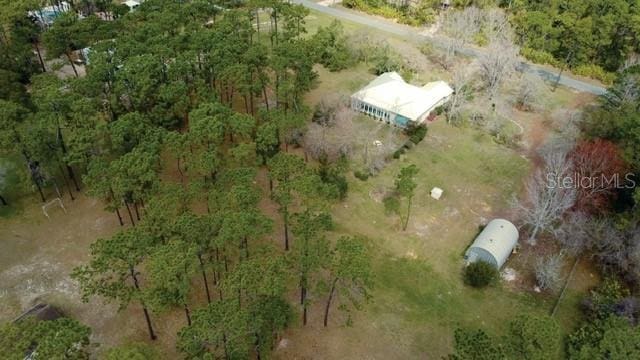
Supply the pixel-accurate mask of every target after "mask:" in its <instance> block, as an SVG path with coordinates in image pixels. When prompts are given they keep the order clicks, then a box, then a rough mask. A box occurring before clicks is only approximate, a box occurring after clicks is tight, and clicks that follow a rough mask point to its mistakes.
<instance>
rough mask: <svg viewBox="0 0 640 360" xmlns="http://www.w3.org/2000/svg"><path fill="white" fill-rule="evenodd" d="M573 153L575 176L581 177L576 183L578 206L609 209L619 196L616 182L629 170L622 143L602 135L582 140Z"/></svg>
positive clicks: (593, 210) (586, 209) (588, 209)
mask: <svg viewBox="0 0 640 360" xmlns="http://www.w3.org/2000/svg"><path fill="white" fill-rule="evenodd" d="M569 157H570V160H571V162H572V163H573V171H574V174H575V179H578V180H579V181H580V182H578V183H577V184H576V185H577V198H576V205H575V208H576V209H577V210H580V211H584V212H588V213H591V214H597V213H603V212H606V211H607V210H608V209H609V207H610V206H611V202H612V201H613V200H614V199H615V196H616V186H617V185H622V184H623V182H624V180H625V171H626V170H627V164H626V163H625V161H624V160H623V159H622V156H621V152H620V150H619V149H618V147H617V146H616V145H615V144H614V143H612V142H610V141H607V140H602V139H596V140H591V141H582V142H580V143H578V144H577V145H576V147H575V148H574V149H573V150H572V151H571V153H570V154H569ZM586 179H588V180H586ZM612 180H613V181H612Z"/></svg>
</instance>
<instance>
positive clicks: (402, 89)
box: [351, 72, 453, 127]
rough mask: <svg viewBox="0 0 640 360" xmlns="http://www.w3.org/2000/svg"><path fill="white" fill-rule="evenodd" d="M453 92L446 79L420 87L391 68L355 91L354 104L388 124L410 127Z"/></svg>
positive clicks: (352, 100) (359, 109) (354, 107)
mask: <svg viewBox="0 0 640 360" xmlns="http://www.w3.org/2000/svg"><path fill="white" fill-rule="evenodd" d="M451 94H453V89H452V88H451V87H450V86H449V85H448V84H447V83H446V82H444V81H435V82H430V83H428V84H426V85H424V86H422V87H419V86H415V85H411V84H408V83H406V82H405V81H404V80H403V79H402V77H401V76H400V75H399V74H398V73H397V72H388V73H384V74H382V75H380V76H378V77H377V78H375V79H374V80H373V81H371V82H370V83H369V84H368V85H367V86H365V87H364V88H362V89H361V90H360V91H358V92H356V93H355V94H353V95H351V107H352V108H353V109H354V110H356V111H359V112H362V113H365V114H367V115H369V116H372V117H374V118H375V119H377V120H380V121H384V122H386V123H387V124H392V125H395V126H399V127H406V126H407V125H408V124H409V123H414V124H422V123H423V122H424V121H425V120H427V118H428V117H429V114H431V112H432V111H433V110H435V109H436V108H437V107H438V106H440V105H442V104H444V103H445V102H446V101H447V100H449V97H450V96H451Z"/></svg>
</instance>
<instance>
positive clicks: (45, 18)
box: [28, 1, 71, 27]
mask: <svg viewBox="0 0 640 360" xmlns="http://www.w3.org/2000/svg"><path fill="white" fill-rule="evenodd" d="M68 11H71V5H70V4H69V3H68V2H66V1H61V2H58V3H55V4H54V5H51V6H45V7H43V8H40V9H37V10H33V11H29V12H28V15H29V16H30V17H31V18H32V19H34V20H35V21H36V22H37V23H38V24H40V26H43V27H46V26H51V24H53V22H54V21H55V20H56V19H57V18H58V16H60V15H61V14H63V13H65V12H68Z"/></svg>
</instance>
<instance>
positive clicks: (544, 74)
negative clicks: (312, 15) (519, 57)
mask: <svg viewBox="0 0 640 360" xmlns="http://www.w3.org/2000/svg"><path fill="white" fill-rule="evenodd" d="M291 1H292V2H293V3H296V4H301V5H304V6H305V7H307V8H309V9H313V10H316V11H318V12H321V13H324V14H327V15H331V16H333V17H336V18H339V19H343V20H348V21H351V22H354V23H357V24H362V25H366V26H370V27H373V28H376V29H378V30H382V31H384V32H388V33H391V34H394V35H398V36H401V37H405V38H409V39H414V40H419V41H429V42H431V43H432V44H434V45H435V46H439V47H442V42H440V41H438V40H437V38H432V37H428V36H425V35H422V34H420V33H418V32H417V31H416V29H415V28H411V27H409V26H406V25H401V24H396V23H393V22H390V21H385V20H381V19H377V18H375V17H372V16H367V15H364V14H358V13H356V12H352V11H348V10H345V9H341V8H334V7H328V6H323V5H319V4H316V3H315V2H313V1H310V0H291ZM480 51H481V50H478V49H474V48H470V47H467V48H464V49H463V51H462V53H463V54H464V55H467V56H472V57H477V56H478V54H479V53H480ZM520 68H521V69H522V70H523V71H525V72H526V73H528V74H533V75H536V76H539V77H540V78H542V79H543V80H546V81H553V82H555V81H557V78H558V72H557V71H550V70H548V69H546V68H544V67H542V66H540V65H536V64H532V63H529V62H522V63H520ZM559 83H560V85H562V86H566V87H568V88H571V89H574V90H577V91H580V92H587V93H591V94H595V95H602V94H604V93H606V92H607V89H606V88H603V87H601V86H597V85H594V84H590V83H587V82H584V81H580V80H577V79H574V78H571V77H568V76H566V75H563V76H562V77H561V78H560V82H559Z"/></svg>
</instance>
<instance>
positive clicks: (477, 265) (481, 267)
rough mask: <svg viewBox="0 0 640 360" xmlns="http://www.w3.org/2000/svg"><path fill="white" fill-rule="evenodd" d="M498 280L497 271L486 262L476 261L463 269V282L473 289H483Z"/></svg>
mask: <svg viewBox="0 0 640 360" xmlns="http://www.w3.org/2000/svg"><path fill="white" fill-rule="evenodd" d="M497 279H498V270H496V268H495V267H494V266H493V265H491V264H489V263H488V262H486V261H476V262H474V263H471V264H469V265H468V266H467V267H466V268H465V269H464V282H465V284H467V285H469V286H473V287H475V288H481V287H485V286H487V285H489V284H492V283H493V282H495V281H496V280H497Z"/></svg>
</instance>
